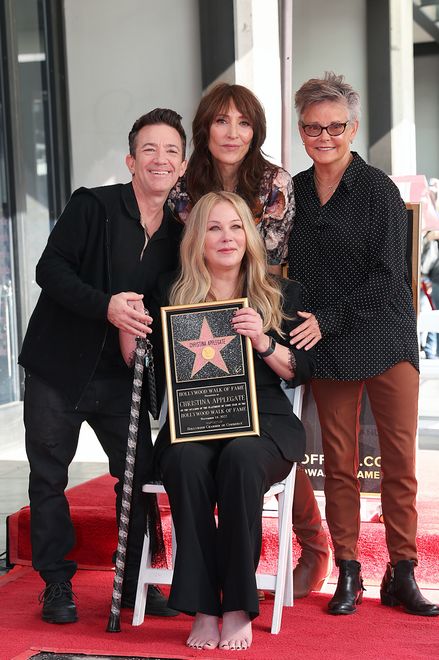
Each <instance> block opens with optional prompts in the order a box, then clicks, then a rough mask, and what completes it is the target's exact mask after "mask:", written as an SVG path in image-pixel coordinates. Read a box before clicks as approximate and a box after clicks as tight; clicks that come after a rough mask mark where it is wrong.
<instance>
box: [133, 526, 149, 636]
mask: <svg viewBox="0 0 439 660" xmlns="http://www.w3.org/2000/svg"><path fill="white" fill-rule="evenodd" d="M150 566H151V552H150V543H149V534H145V536H144V538H143V548H142V557H141V559H140V567H139V577H138V579H137V590H136V602H135V604H134V612H133V620H132V625H133V626H141V625H142V623H143V621H144V619H145V607H146V597H147V595H148V586H149V585H148V583H147V582H145V570H146V569H147V568H149V567H150Z"/></svg>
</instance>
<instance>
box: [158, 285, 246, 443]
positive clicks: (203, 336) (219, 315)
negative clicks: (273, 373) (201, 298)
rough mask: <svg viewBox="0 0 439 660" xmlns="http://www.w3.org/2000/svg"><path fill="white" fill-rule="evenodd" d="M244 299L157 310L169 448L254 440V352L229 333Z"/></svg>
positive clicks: (244, 304)
mask: <svg viewBox="0 0 439 660" xmlns="http://www.w3.org/2000/svg"><path fill="white" fill-rule="evenodd" d="M242 307H248V301H247V299H246V298H239V299H236V300H228V301H223V302H212V303H199V304H195V305H178V306H173V307H162V308H161V316H162V327H163V342H164V353H165V368H166V385H167V391H168V405H169V428H170V433H171V442H189V441H194V440H218V439H223V438H234V437H237V436H240V435H259V418H258V408H257V400H256V387H255V377H254V364H253V351H252V346H251V342H250V339H249V338H248V337H243V336H242V335H240V334H238V333H237V332H235V331H234V329H233V327H232V318H233V314H234V313H235V311H236V310H237V309H240V308H242Z"/></svg>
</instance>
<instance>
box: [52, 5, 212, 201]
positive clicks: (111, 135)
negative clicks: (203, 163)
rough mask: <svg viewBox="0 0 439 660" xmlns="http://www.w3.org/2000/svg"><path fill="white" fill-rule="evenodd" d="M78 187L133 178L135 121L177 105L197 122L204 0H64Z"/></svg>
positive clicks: (74, 169)
mask: <svg viewBox="0 0 439 660" xmlns="http://www.w3.org/2000/svg"><path fill="white" fill-rule="evenodd" d="M64 6H65V21H66V40H67V66H68V84H69V97H70V98H69V105H70V122H71V141H72V161H73V162H72V189H74V188H77V187H79V186H97V185H102V184H108V183H114V182H117V181H122V182H123V181H128V180H129V177H128V170H127V169H126V166H125V163H124V159H125V155H126V153H127V151H128V143H127V137H128V133H129V130H130V128H131V126H132V124H133V123H134V121H135V120H136V119H137V118H138V117H139V116H140V115H142V114H144V113H145V112H148V111H149V110H152V109H153V108H155V107H169V108H173V109H174V110H177V111H178V112H179V113H180V114H181V115H182V116H183V123H184V127H185V129H186V132H187V134H188V139H190V137H191V130H190V127H191V122H192V117H193V114H194V110H195V108H196V106H197V105H198V101H199V99H200V96H201V63H200V46H199V43H200V39H199V22H198V1H197V0H178V2H176V1H175V0H123V2H121V1H120V0H64Z"/></svg>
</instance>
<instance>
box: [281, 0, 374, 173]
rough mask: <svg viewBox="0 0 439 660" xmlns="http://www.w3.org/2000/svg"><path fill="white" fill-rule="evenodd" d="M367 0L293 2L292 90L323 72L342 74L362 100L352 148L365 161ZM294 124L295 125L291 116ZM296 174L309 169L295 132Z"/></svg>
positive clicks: (294, 166) (309, 163)
mask: <svg viewBox="0 0 439 660" xmlns="http://www.w3.org/2000/svg"><path fill="white" fill-rule="evenodd" d="M366 1H367V0H331V1H330V2H322V1H321V0H294V3H293V90H295V91H296V90H297V89H298V88H299V87H300V86H301V85H302V83H304V82H305V81H306V80H308V79H309V78H316V77H321V76H322V75H323V74H324V72H325V71H335V73H338V74H343V75H345V76H346V80H347V82H348V83H350V84H351V85H352V86H353V87H354V88H355V89H356V90H357V91H358V92H359V93H360V96H361V102H362V108H363V111H362V121H361V122H360V130H359V132H358V133H357V137H356V138H355V142H354V145H353V148H354V150H355V151H358V152H359V154H360V155H361V156H362V157H363V158H365V159H366V160H367V145H368V130H367V53H366ZM293 122H294V124H295V125H296V124H297V117H296V114H295V112H294V116H293ZM292 160H293V168H292V170H293V171H292V174H296V173H297V172H300V171H301V170H303V169H306V168H308V167H309V166H310V165H311V160H310V159H309V158H308V156H307V155H306V153H305V150H304V148H303V145H302V142H301V140H300V137H299V134H298V131H295V132H294V134H293V153H292Z"/></svg>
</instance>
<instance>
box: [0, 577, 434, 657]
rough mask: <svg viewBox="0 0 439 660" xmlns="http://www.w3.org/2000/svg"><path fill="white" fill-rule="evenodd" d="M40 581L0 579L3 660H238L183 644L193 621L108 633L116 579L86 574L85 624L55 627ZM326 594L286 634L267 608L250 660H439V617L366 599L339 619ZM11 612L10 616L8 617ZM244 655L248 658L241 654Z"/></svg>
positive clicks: (305, 607)
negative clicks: (43, 613)
mask: <svg viewBox="0 0 439 660" xmlns="http://www.w3.org/2000/svg"><path fill="white" fill-rule="evenodd" d="M41 586H42V584H41V580H40V579H39V577H38V575H36V574H35V573H34V572H33V571H32V569H30V568H24V567H16V568H15V569H14V570H13V571H12V572H11V573H9V574H8V575H6V576H4V577H3V578H0V602H1V610H2V617H1V620H0V658H1V660H26V659H27V658H30V657H31V656H32V655H35V654H36V653H37V651H52V652H58V653H81V654H84V653H88V654H91V655H93V654H94V655H112V656H139V657H154V658H174V659H175V658H177V659H180V658H195V657H198V658H202V660H215V659H216V658H222V657H224V658H226V657H228V658H231V657H232V656H231V653H230V652H227V651H219V650H218V649H217V650H215V651H208V652H207V651H197V652H196V651H193V650H189V649H186V647H185V646H184V642H185V639H186V637H187V632H188V630H189V628H190V625H191V619H190V618H189V617H186V616H185V615H180V616H178V617H176V618H173V619H167V620H166V619H159V618H153V617H146V618H145V622H144V624H143V625H142V626H139V627H136V628H133V627H132V626H131V625H130V622H131V612H129V611H128V610H124V611H123V615H122V622H121V625H122V632H121V633H111V634H110V633H107V632H105V628H106V625H107V621H108V612H109V603H110V597H111V589H112V574H111V573H110V572H108V571H79V572H78V573H77V575H76V576H75V581H74V589H75V592H76V594H77V596H78V607H79V616H80V619H79V621H78V623H75V624H68V625H61V626H56V625H52V624H46V623H44V622H42V621H41V619H40V607H39V606H38V604H37V594H38V592H39V591H40V589H41ZM327 600H328V596H327V595H312V596H310V597H308V598H306V599H304V600H299V601H297V603H296V604H295V606H294V607H293V608H291V609H290V608H286V609H284V615H283V622H282V629H281V632H280V634H279V635H271V634H270V632H269V628H270V623H271V615H272V601H271V600H267V601H265V602H263V603H262V604H261V615H260V617H259V618H258V619H256V621H255V623H254V641H253V645H252V647H251V649H250V650H249V651H245V652H243V653H242V655H243V657H245V658H246V660H267V659H268V658H276V659H277V660H287V659H290V658H296V657H297V658H304V659H306V660H317V659H318V660H321V659H322V658H325V660H340V659H343V660H344V659H345V658H346V659H349V660H351V659H352V660H355V659H358V660H359V659H361V660H364V659H365V658H366V659H367V660H382V659H383V658H395V659H396V658H398V659H399V660H401V659H404V660H405V659H407V660H412V659H413V660H414V659H418V660H420V659H421V658H423V659H426V658H429V659H433V658H438V657H439V618H433V619H425V618H423V617H415V616H410V615H408V614H404V613H403V612H401V611H399V610H398V609H391V608H385V607H383V606H381V605H379V603H378V601H377V600H373V599H367V598H366V599H365V600H364V601H363V604H362V605H361V606H360V607H359V609H358V612H357V613H356V614H355V615H353V616H348V617H332V616H329V615H328V614H326V612H325V611H324V609H325V607H326V602H327ZM6 613H7V615H6ZM240 657H241V654H240Z"/></svg>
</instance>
